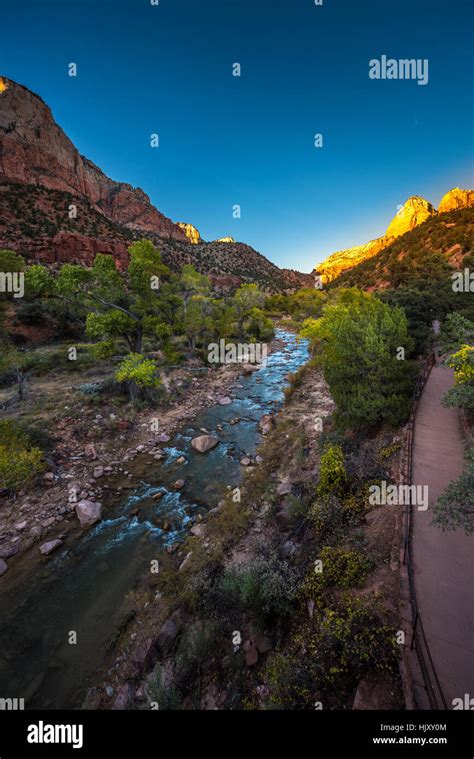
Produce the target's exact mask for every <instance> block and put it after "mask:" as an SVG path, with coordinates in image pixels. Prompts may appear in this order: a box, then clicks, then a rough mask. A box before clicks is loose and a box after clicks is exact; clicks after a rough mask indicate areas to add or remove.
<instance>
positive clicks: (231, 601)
mask: <svg viewBox="0 0 474 759" xmlns="http://www.w3.org/2000/svg"><path fill="white" fill-rule="evenodd" d="M297 590H298V575H297V572H296V570H295V569H294V568H292V567H291V566H290V565H289V564H288V562H287V561H286V560H281V559H280V558H279V557H278V556H276V555H272V554H270V553H269V552H266V553H263V554H262V555H261V556H258V557H257V558H256V559H254V560H253V561H251V562H250V563H249V564H247V565H245V566H243V567H239V568H238V569H227V570H226V571H225V572H224V574H223V575H222V576H221V578H220V580H219V582H218V583H217V586H216V596H215V598H216V601H217V605H218V606H220V607H221V608H223V609H224V610H226V611H227V613H228V614H229V615H230V616H231V617H233V618H235V615H236V614H239V615H240V614H246V615H248V616H249V617H251V618H253V619H254V620H255V622H256V623H257V625H259V626H260V627H262V628H263V627H264V626H265V624H266V623H267V622H268V620H269V618H271V617H285V616H287V615H289V614H290V613H291V612H292V610H293V608H294V604H295V599H296V595H297Z"/></svg>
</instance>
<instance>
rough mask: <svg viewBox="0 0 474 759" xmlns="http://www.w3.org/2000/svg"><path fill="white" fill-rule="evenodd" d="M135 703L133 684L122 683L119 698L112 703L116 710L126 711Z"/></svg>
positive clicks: (118, 693)
mask: <svg viewBox="0 0 474 759" xmlns="http://www.w3.org/2000/svg"><path fill="white" fill-rule="evenodd" d="M132 703H133V690H132V687H131V685H129V684H128V683H125V685H121V686H120V688H119V689H118V692H117V698H116V699H115V701H114V703H113V704H112V709H113V710H114V711H126V710H128V709H130V707H131V706H132Z"/></svg>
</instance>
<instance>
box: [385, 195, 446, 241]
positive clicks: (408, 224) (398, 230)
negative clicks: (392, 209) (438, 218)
mask: <svg viewBox="0 0 474 759" xmlns="http://www.w3.org/2000/svg"><path fill="white" fill-rule="evenodd" d="M434 213H436V211H435V209H434V207H433V206H432V205H431V203H429V202H428V201H427V200H425V199H424V198H420V197H419V196H418V195H413V197H411V198H408V200H407V202H406V203H405V205H404V206H402V208H400V209H399V211H398V212H397V215H396V216H395V218H394V219H393V220H392V221H391V223H390V224H389V225H388V228H387V231H386V232H385V237H400V235H404V234H405V232H410V231H411V230H412V229H414V228H415V227H418V226H419V225H420V224H423V222H424V221H426V219H429V217H430V216H432V215H433V214H434Z"/></svg>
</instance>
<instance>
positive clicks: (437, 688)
mask: <svg viewBox="0 0 474 759" xmlns="http://www.w3.org/2000/svg"><path fill="white" fill-rule="evenodd" d="M435 362H436V358H435V355H434V353H431V355H430V357H429V359H428V361H427V362H426V366H425V368H424V371H423V372H422V373H421V374H420V376H419V377H418V380H417V382H416V385H415V389H414V391H413V399H412V404H411V410H410V418H409V420H408V425H407V438H406V449H405V450H406V456H405V470H404V477H405V483H406V484H408V485H412V479H413V433H414V427H415V416H416V411H417V408H418V401H419V399H420V396H421V393H422V392H423V388H424V386H425V383H426V380H427V379H428V377H429V374H430V372H431V369H432V368H433V365H434V364H435ZM407 500H411V499H407ZM412 532H413V513H412V504H411V503H407V504H406V506H405V534H404V551H403V564H405V565H406V567H407V574H408V583H409V590H410V604H411V609H412V639H411V642H410V649H411V650H412V651H413V650H415V651H416V654H417V656H418V661H419V664H420V668H421V671H422V674H423V679H424V683H425V687H426V692H427V696H428V699H429V702H430V706H431V708H432V709H435V710H438V709H440V710H441V709H447V708H448V706H447V703H446V699H445V696H444V693H443V690H442V687H441V683H440V681H439V678H438V674H437V672H436V667H435V664H434V661H433V657H432V655H431V651H430V647H429V644H428V640H427V638H426V633H425V630H424V627H423V621H422V618H421V614H420V609H419V606H418V601H417V597H416V590H415V578H414V571H413V547H412Z"/></svg>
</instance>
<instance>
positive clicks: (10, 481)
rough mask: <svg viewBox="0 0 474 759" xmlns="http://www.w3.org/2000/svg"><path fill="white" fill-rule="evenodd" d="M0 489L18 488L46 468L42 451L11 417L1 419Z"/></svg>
mask: <svg viewBox="0 0 474 759" xmlns="http://www.w3.org/2000/svg"><path fill="white" fill-rule="evenodd" d="M0 441H1V442H0V489H1V490H13V491H14V490H17V489H18V488H20V487H21V486H22V485H25V484H26V483H27V482H28V481H29V480H31V479H32V478H33V477H34V476H35V475H36V474H38V473H39V472H41V471H42V470H43V469H44V468H45V463H44V460H43V453H42V451H41V450H40V449H39V448H37V447H35V446H33V445H32V443H31V441H30V438H29V437H28V435H27V433H25V432H24V431H23V430H21V429H20V427H19V426H18V425H17V424H16V423H15V422H13V421H11V420H9V419H4V420H2V421H0Z"/></svg>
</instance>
